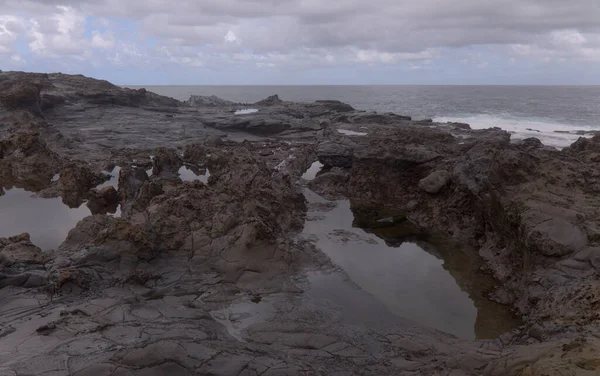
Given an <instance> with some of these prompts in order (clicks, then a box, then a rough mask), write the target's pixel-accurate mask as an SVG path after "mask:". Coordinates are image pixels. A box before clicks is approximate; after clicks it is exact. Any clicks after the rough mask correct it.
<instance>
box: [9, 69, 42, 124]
mask: <svg viewBox="0 0 600 376" xmlns="http://www.w3.org/2000/svg"><path fill="white" fill-rule="evenodd" d="M40 81H41V80H23V79H14V78H5V77H2V76H1V75H0V106H1V107H4V108H5V109H7V110H19V109H22V110H26V111H30V112H31V113H33V114H36V115H41V113H42V109H41V106H40V102H41V98H40V91H41V90H42V87H43V85H42V83H41V82H40Z"/></svg>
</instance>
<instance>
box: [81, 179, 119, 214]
mask: <svg viewBox="0 0 600 376" xmlns="http://www.w3.org/2000/svg"><path fill="white" fill-rule="evenodd" d="M88 196H89V201H88V202H87V206H88V208H90V211H91V212H92V214H106V213H115V212H116V211H117V207H118V206H119V193H118V192H117V190H116V189H115V188H114V187H112V186H108V187H104V188H100V189H95V188H94V189H91V190H90V192H89V194H88Z"/></svg>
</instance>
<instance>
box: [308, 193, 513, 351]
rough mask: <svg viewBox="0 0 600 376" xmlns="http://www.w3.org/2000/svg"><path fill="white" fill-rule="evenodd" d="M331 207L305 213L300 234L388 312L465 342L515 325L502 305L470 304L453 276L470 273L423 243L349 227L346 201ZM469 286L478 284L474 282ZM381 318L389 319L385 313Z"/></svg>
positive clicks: (315, 199)
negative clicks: (390, 239)
mask: <svg viewBox="0 0 600 376" xmlns="http://www.w3.org/2000/svg"><path fill="white" fill-rule="evenodd" d="M305 196H306V198H307V200H308V202H309V203H310V204H312V205H313V207H317V208H319V207H321V208H323V207H327V206H328V205H323V204H327V203H328V201H327V200H324V199H323V198H322V197H320V196H318V195H317V194H315V193H314V192H312V191H310V190H308V189H306V190H305ZM319 203H320V204H321V205H319ZM334 203H335V204H336V206H335V207H334V208H333V209H331V210H329V211H326V210H325V211H322V210H315V211H309V213H308V217H307V220H306V223H305V227H304V231H303V234H304V235H305V236H306V237H308V238H309V239H312V240H314V241H316V245H317V247H318V248H320V249H321V250H322V251H323V252H324V253H325V254H327V255H328V256H329V257H330V258H331V260H332V261H333V262H334V263H335V264H337V265H339V266H340V267H341V268H342V269H344V270H345V272H346V273H347V274H348V275H349V277H350V278H351V279H352V281H353V282H354V283H356V285H358V286H359V287H360V288H362V289H363V290H364V291H366V292H368V293H370V294H371V295H372V296H373V297H374V299H376V300H377V301H378V302H380V303H382V304H383V305H385V306H386V307H387V309H388V310H389V312H391V313H393V314H395V315H397V316H400V317H401V318H404V319H408V320H412V321H414V322H417V323H419V324H421V325H424V326H428V327H431V328H435V329H438V330H441V331H444V332H447V333H450V334H454V335H455V336H457V337H460V338H463V339H469V340H471V339H475V338H478V339H488V338H496V337H497V336H498V335H500V334H502V333H504V332H506V331H508V330H510V329H512V328H514V327H516V326H518V324H517V321H516V320H515V319H513V317H512V315H511V314H510V312H509V311H508V309H507V308H506V307H505V306H502V305H499V304H496V303H493V302H492V301H490V300H489V299H484V298H478V297H475V299H476V300H475V301H474V300H472V299H473V297H472V296H470V295H469V293H467V292H465V291H463V289H461V287H460V286H459V285H458V284H457V280H456V279H455V277H454V275H458V273H460V272H463V273H469V272H470V271H463V270H459V271H458V272H457V271H456V270H447V269H446V268H447V267H448V264H453V263H449V262H445V261H444V259H442V258H441V256H439V254H437V252H436V250H435V248H434V247H433V246H431V245H429V244H425V243H423V242H419V243H418V244H417V243H413V242H404V243H401V244H400V245H399V246H397V247H393V246H390V245H388V244H387V243H386V241H384V240H383V239H381V238H379V237H377V236H376V235H374V234H370V233H367V232H366V231H364V230H362V229H359V228H355V227H353V220H354V215H353V213H352V211H351V209H350V202H349V201H347V200H340V201H334ZM458 264H461V263H460V262H459V263H458ZM452 273H454V274H452ZM459 277H460V278H459V280H460V279H463V278H468V277H473V276H472V275H460V276H459ZM490 278H491V277H490ZM463 282H464V281H463ZM487 282H488V281H486V283H487ZM468 283H470V284H474V285H477V284H478V283H479V281H469V282H468ZM331 294H332V296H335V297H336V299H340V295H342V294H340V293H339V292H336V291H335V289H334V290H332V292H331ZM351 299H352V298H347V299H346V300H347V301H350V300H351ZM344 304H347V305H348V309H355V310H357V312H358V311H360V310H361V309H363V308H359V307H361V306H363V305H365V304H366V305H371V304H372V303H370V302H369V301H368V300H365V299H364V298H355V299H354V302H353V303H344ZM342 305H343V304H342ZM351 307H354V308H351ZM356 314H359V313H356ZM386 317H388V319H389V315H388V316H386ZM396 320H398V318H396Z"/></svg>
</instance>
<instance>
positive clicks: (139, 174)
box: [119, 167, 148, 218]
mask: <svg viewBox="0 0 600 376" xmlns="http://www.w3.org/2000/svg"><path fill="white" fill-rule="evenodd" d="M147 181H148V174H147V173H146V171H145V170H144V169H143V168H139V167H124V168H122V169H121V171H119V199H120V203H121V213H122V216H123V217H125V218H127V217H128V216H130V215H131V213H132V208H133V205H134V202H135V200H136V198H137V197H138V195H139V192H140V188H141V187H142V185H143V184H144V183H145V182H147Z"/></svg>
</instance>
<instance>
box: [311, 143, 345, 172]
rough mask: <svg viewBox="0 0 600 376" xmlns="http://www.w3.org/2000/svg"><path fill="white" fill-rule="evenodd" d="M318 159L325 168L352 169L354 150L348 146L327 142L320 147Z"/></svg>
mask: <svg viewBox="0 0 600 376" xmlns="http://www.w3.org/2000/svg"><path fill="white" fill-rule="evenodd" d="M317 157H318V158H319V162H321V163H322V164H323V165H324V166H325V167H343V168H349V167H352V162H353V160H354V150H353V149H352V147H350V146H348V145H344V144H341V143H337V142H325V143H322V144H321V145H319V148H318V149H317Z"/></svg>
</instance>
